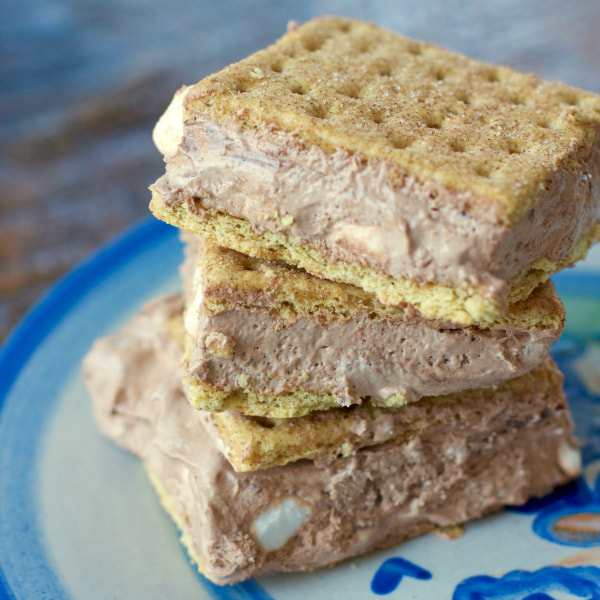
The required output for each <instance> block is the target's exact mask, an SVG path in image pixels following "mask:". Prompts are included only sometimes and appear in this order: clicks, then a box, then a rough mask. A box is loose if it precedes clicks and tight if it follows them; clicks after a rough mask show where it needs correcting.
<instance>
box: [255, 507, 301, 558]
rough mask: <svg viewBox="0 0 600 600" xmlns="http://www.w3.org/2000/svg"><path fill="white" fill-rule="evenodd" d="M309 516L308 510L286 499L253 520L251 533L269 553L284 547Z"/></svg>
mask: <svg viewBox="0 0 600 600" xmlns="http://www.w3.org/2000/svg"><path fill="white" fill-rule="evenodd" d="M309 516H310V510H309V509H308V507H306V506H304V505H303V504H299V503H298V502H296V500H294V499H293V498H286V499H285V500H284V501H283V502H282V503H281V504H280V505H279V506H278V507H277V508H272V509H271V510H267V511H265V512H264V513H261V514H260V515H258V517H256V519H254V523H252V527H251V528H250V530H251V531H252V533H253V535H254V537H255V538H256V539H257V540H258V542H259V543H260V545H261V546H262V547H263V548H264V549H265V550H267V551H268V552H270V551H271V550H277V549H278V548H281V547H282V546H284V545H285V544H286V543H287V541H288V540H289V539H290V538H291V537H292V536H294V535H295V534H296V533H297V532H298V530H299V529H300V527H302V525H303V524H304V523H305V522H306V521H307V519H308V517H309Z"/></svg>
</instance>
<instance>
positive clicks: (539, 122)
mask: <svg viewBox="0 0 600 600" xmlns="http://www.w3.org/2000/svg"><path fill="white" fill-rule="evenodd" d="M184 110H185V115H186V119H190V120H193V119H194V118H195V116H197V115H198V114H201V113H202V114H208V116H209V117H210V118H212V119H216V120H227V119H228V118H231V117H233V116H235V118H236V120H237V121H238V122H239V123H240V124H241V125H242V126H245V127H247V128H262V127H264V126H265V125H269V126H273V127H275V128H280V129H283V130H287V131H292V132H295V133H297V134H298V136H300V138H301V139H303V140H304V141H305V142H307V143H308V144H316V145H318V146H319V147H321V148H322V149H323V150H325V151H326V152H333V151H334V150H336V149H339V148H343V149H346V150H348V151H350V152H354V153H358V154H360V155H362V156H363V157H365V158H366V159H370V158H379V159H386V160H389V161H392V162H393V163H395V164H397V165H398V167H399V170H398V177H399V178H401V177H402V174H403V173H409V174H411V175H415V176H416V177H417V178H418V179H421V180H433V181H437V182H438V183H439V184H441V185H442V186H443V187H446V188H449V189H453V190H458V191H466V192H471V193H472V194H473V198H472V200H473V204H472V207H471V209H472V210H477V209H478V208H479V207H480V206H482V205H483V206H485V205H488V204H490V203H493V204H495V205H497V206H498V207H499V208H500V214H501V215H502V216H503V218H504V220H505V221H506V222H511V223H514V222H516V221H517V220H518V219H519V218H521V217H522V216H523V215H524V214H525V213H526V212H527V211H528V210H529V209H530V208H531V207H532V206H533V205H534V204H535V202H536V199H537V197H538V196H539V194H540V191H541V190H543V189H544V188H545V187H546V186H547V185H548V182H549V181H551V180H552V178H553V176H554V173H555V172H556V171H557V170H559V169H567V170H571V171H579V170H581V169H585V165H586V159H587V157H588V156H589V152H590V148H591V146H592V144H594V142H595V141H596V139H597V136H598V130H599V127H600V97H598V96H597V95H595V94H592V93H588V92H584V91H582V90H578V89H575V88H572V87H569V86H567V85H564V84H562V83H554V82H548V81H544V80H542V79H540V78H539V77H537V76H535V75H531V74H522V73H517V72H515V71H513V70H512V69H510V68H508V67H496V66H492V65H488V64H485V63H482V62H479V61H476V60H473V59H469V58H467V57H465V56H462V55H459V54H455V53H453V52H450V51H448V50H445V49H442V48H439V47H437V46H435V45H433V44H427V43H422V42H418V41H415V40H410V39H407V38H404V37H402V36H400V35H397V34H395V33H392V32H390V31H387V30H385V29H381V28H379V27H376V26H375V25H372V24H369V23H363V22H358V21H352V20H348V19H342V18H335V17H328V18H320V19H314V20H312V21H310V22H308V23H306V24H305V25H303V26H302V27H299V28H298V29H296V30H294V31H291V32H289V33H288V34H286V35H285V36H284V37H283V38H281V39H280V40H279V41H278V42H277V43H275V44H274V45H272V46H270V47H268V48H266V49H265V50H262V51H259V52H257V53H256V54H253V55H252V56H250V57H248V58H246V59H244V60H242V61H240V62H238V63H236V64H233V65H231V66H229V67H227V68H225V69H223V70H222V71H220V72H219V73H217V74H214V75H211V76H209V77H206V78H205V79H203V80H202V81H201V82H199V83H198V84H196V85H195V86H192V88H191V89H190V92H189V93H188V95H187V96H186V100H185V103H184Z"/></svg>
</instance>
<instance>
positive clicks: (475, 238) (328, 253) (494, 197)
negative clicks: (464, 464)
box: [151, 17, 600, 325]
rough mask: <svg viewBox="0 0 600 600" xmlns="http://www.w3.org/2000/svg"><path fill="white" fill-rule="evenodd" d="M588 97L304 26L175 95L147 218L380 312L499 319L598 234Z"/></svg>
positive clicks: (322, 25)
mask: <svg viewBox="0 0 600 600" xmlns="http://www.w3.org/2000/svg"><path fill="white" fill-rule="evenodd" d="M599 126H600V97H598V96H597V95H595V94H592V93H587V92H584V91H581V90H578V89H575V88H572V87H569V86H566V85H564V84H561V83H552V82H548V81H544V80H542V79H540V78H539V77H536V76H535V75H530V74H521V73H517V72H515V71H513V70H511V69H509V68H507V67H495V66H491V65H488V64H484V63H482V62H479V61H476V60H472V59H469V58H466V57H464V56H461V55H458V54H455V53H453V52H450V51H448V50H444V49H441V48H438V47H436V46H434V45H432V44H428V43H422V42H418V41H415V40H410V39H407V38H404V37H402V36H400V35H397V34H395V33H392V32H390V31H387V30H384V29H381V28H378V27H376V26H375V25H372V24H368V23H363V22H358V21H352V20H348V19H341V18H334V17H328V18H320V19H314V20H312V21H310V22H308V23H306V24H305V25H303V26H301V27H299V28H292V30H291V31H289V32H288V33H287V34H286V35H284V36H283V37H282V38H281V39H280V40H279V41H278V42H277V43H275V44H274V45H272V46H270V47H268V48H266V49H265V50H261V51H260V52H257V53H256V54H253V55H252V56H250V57H248V58H246V59H244V60H242V61H240V62H238V63H236V64H233V65H230V66H228V67H226V68H225V69H223V70H222V71H220V72H219V73H216V74H214V75H210V76H208V77H206V78H205V79H203V80H202V81H200V82H199V83H197V84H196V85H193V86H190V87H187V88H182V89H181V90H180V91H179V92H178V93H177V94H176V96H175V98H174V99H173V102H172V104H171V105H170V107H169V108H168V109H167V111H166V113H165V115H164V116H163V117H162V119H161V120H160V121H159V123H158V125H157V127H156V130H155V141H156V143H157V146H158V147H159V149H160V150H161V151H162V153H163V154H164V156H165V159H166V163H167V166H166V173H165V175H164V176H162V177H161V178H160V179H159V180H158V181H157V182H156V183H155V184H154V186H153V187H152V191H153V198H152V202H151V209H152V211H153V212H154V214H155V215H156V216H157V217H158V218H160V219H163V220H165V221H167V222H169V223H172V224H174V225H176V226H178V227H181V228H184V229H188V230H190V231H194V232H197V233H202V234H204V235H206V236H207V237H208V238H209V239H210V240H211V241H212V242H214V243H216V244H218V245H220V246H225V247H229V248H232V249H235V250H238V251H240V252H242V253H244V254H248V255H251V256H256V257H261V258H268V259H281V260H284V261H286V262H289V263H291V264H294V265H296V266H299V267H301V268H302V269H305V270H306V271H308V272H311V273H313V274H315V275H318V276H320V277H323V278H327V279H331V280H336V281H342V282H347V283H351V284H353V285H355V286H358V287H362V288H364V289H365V290H367V291H368V292H370V293H372V294H375V295H376V296H377V297H378V298H379V300H380V301H381V302H382V303H384V304H388V305H394V306H396V305H404V304H407V303H408V304H411V305H413V306H414V307H415V308H416V309H417V310H418V311H419V312H420V313H421V314H422V315H424V316H425V317H427V318H432V319H444V320H450V321H452V322H454V323H459V324H463V325H468V324H475V323H494V322H495V321H497V320H498V318H499V317H500V316H501V315H503V314H505V313H506V311H507V309H508V306H509V304H510V303H511V302H515V301H518V300H520V299H523V298H526V297H527V296H528V295H529V294H530V293H531V291H532V290H533V289H534V288H535V287H537V286H538V285H539V284H540V283H541V282H543V281H545V280H546V279H547V278H548V276H549V274H550V273H552V272H555V271H558V270H560V269H562V268H563V267H565V266H569V265H571V264H573V263H574V262H575V261H576V260H579V259H580V258H582V257H583V256H584V255H585V253H586V251H587V249H588V247H589V246H590V244H592V243H593V242H594V241H596V238H597V237H598V225H597V215H598V212H599V211H598V199H599V198H598V188H597V185H596V181H597V180H598V176H599V173H598V169H599V167H598V165H599V160H598V159H599V156H600V153H599V148H600V136H599V135H598V132H599Z"/></svg>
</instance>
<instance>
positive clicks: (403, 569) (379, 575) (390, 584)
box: [371, 557, 433, 596]
mask: <svg viewBox="0 0 600 600" xmlns="http://www.w3.org/2000/svg"><path fill="white" fill-rule="evenodd" d="M403 577H413V578H414V579H421V580H424V581H425V580H427V579H431V578H432V577H433V575H432V574H431V573H430V572H429V571H428V570H427V569H424V568H423V567H420V566H419V565H415V564H414V563H412V562H410V561H409V560H406V559H404V558H400V557H394V558H388V559H387V560H386V561H384V562H383V563H382V564H381V566H380V567H379V569H377V572H376V573H375V575H374V576H373V580H372V581H371V590H372V591H373V592H374V593H375V594H378V595H379V596H385V595H386V594H391V593H392V592H393V591H394V590H395V589H396V588H397V587H398V586H399V585H400V582H401V581H402V579H403Z"/></svg>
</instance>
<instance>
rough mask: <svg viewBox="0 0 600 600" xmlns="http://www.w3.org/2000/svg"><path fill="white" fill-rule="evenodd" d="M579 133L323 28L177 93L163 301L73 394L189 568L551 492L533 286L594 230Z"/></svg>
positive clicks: (515, 88)
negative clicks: (182, 251)
mask: <svg viewBox="0 0 600 600" xmlns="http://www.w3.org/2000/svg"><path fill="white" fill-rule="evenodd" d="M599 129H600V98H599V97H597V96H595V95H593V94H590V93H586V92H583V91H580V90H576V89H573V88H570V87H567V86H565V85H563V84H559V83H549V82H546V81H543V80H541V79H539V78H537V77H535V76H533V75H523V74H518V73H515V72H514V71H512V70H510V69H508V68H505V67H499V68H498V67H492V66H490V65H485V64H483V63H480V62H477V61H474V60H470V59H468V58H465V57H463V56H459V55H456V54H453V53H451V52H448V51H446V50H442V49H440V48H437V47H435V46H433V45H430V44H425V43H421V42H416V41H413V40H408V39H405V38H403V37H400V36H398V35H396V34H393V33H391V32H388V31H385V30H382V29H379V28H377V27H375V26H374V25H371V24H366V23H362V22H358V21H351V20H347V19H340V18H333V17H332V18H322V19H316V20H313V21H311V22H309V23H307V24H305V25H303V26H302V27H297V26H293V27H291V28H290V31H289V32H288V33H287V34H286V35H285V36H284V37H283V38H282V39H281V40H279V41H278V42H277V43H276V44H275V45H273V46H271V47H269V48H267V49H266V50H263V51H261V52H258V53H256V54H254V55H252V56H250V57H249V58H247V59H245V60H243V61H241V62H239V63H237V64H234V65H232V66H230V67H227V68H225V69H224V70H223V71H221V72H219V73H217V74H216V75H212V76H210V77H207V78H206V79H204V80H203V81H201V82H200V83H198V84H196V85H194V86H190V87H186V88H182V89H181V90H179V91H178V92H177V94H176V95H175V97H174V99H173V101H172V103H171V105H170V106H169V108H168V109H167V111H166V112H165V114H164V115H163V117H162V118H161V120H160V121H159V123H158V124H157V127H156V129H155V142H156V144H157V146H158V148H159V150H160V151H161V152H162V153H163V154H164V156H165V160H166V165H167V167H166V173H165V175H164V176H163V177H161V178H160V179H159V180H158V181H157V182H156V183H155V184H154V186H152V202H151V209H152V211H153V213H154V214H155V215H156V216H157V217H158V218H160V219H162V220H165V221H166V222H168V223H171V224H173V225H175V226H177V227H179V228H180V229H182V230H183V231H184V232H185V233H184V234H183V239H184V241H185V244H186V258H185V262H184V265H183V267H182V274H183V280H184V289H185V292H184V294H183V300H182V299H181V298H179V297H169V298H159V299H156V300H154V301H153V302H151V303H150V304H148V305H147V306H146V307H145V308H144V309H143V310H142V312H141V313H140V314H139V315H138V316H137V317H136V318H135V319H134V320H133V321H132V323H130V325H128V326H127V327H126V328H125V329H124V330H123V331H122V332H120V333H119V334H117V335H116V336H113V337H111V338H105V339H103V340H100V341H98V342H97V343H96V345H95V346H94V348H93V349H92V351H91V352H90V354H89V355H88V357H87V358H86V362H85V375H86V380H87V382H88V386H89V389H90V391H91V394H92V396H93V399H94V402H95V407H96V415H97V418H98V422H99V425H100V427H101V429H102V430H103V431H104V432H105V433H106V434H107V435H109V436H110V437H112V438H113V439H115V440H116V441H117V442H118V443H120V444H121V445H123V446H124V447H126V448H128V449H129V450H131V451H133V452H135V453H137V454H138V455H140V457H141V458H142V460H143V461H144V463H145V465H146V467H147V469H148V473H149V475H150V478H151V480H152V481H153V483H154V484H155V486H156V488H157V490H158V492H159V495H160V497H161V500H162V502H163V505H164V506H165V508H166V509H167V510H168V511H169V513H170V514H171V515H172V516H173V518H174V519H175V521H176V522H177V523H178V525H179V528H180V529H181V532H182V541H183V543H184V544H185V545H186V547H187V549H188V551H189V554H190V556H191V558H192V559H193V560H194V561H195V562H196V563H197V564H198V567H199V569H200V571H201V572H202V573H204V574H205V575H206V576H207V577H209V578H210V579H211V580H213V581H215V582H216V583H232V582H236V581H240V580H242V579H245V578H247V577H251V576H253V575H259V574H264V573H272V572H276V571H290V570H309V569H314V568H316V567H319V566H323V565H327V564H333V563H335V562H338V561H341V560H344V559H346V558H348V557H351V556H355V555H357V554H359V553H363V552H366V551H368V550H370V549H373V548H378V547H383V546H387V545H390V544H393V543H396V542H399V541H401V540H403V539H408V538H410V537H414V536H416V535H419V534H421V533H424V532H427V531H431V530H433V529H436V528H445V527H449V526H454V525H457V524H460V523H463V522H465V521H467V520H469V519H473V518H476V517H479V516H481V515H483V514H486V513H488V512H490V511H493V510H497V509H499V508H501V507H502V506H504V505H507V504H519V503H522V502H524V501H525V500H527V499H528V498H529V497H531V496H534V495H540V494H544V493H546V492H549V491H550V490H551V489H552V488H553V487H555V486H556V485H559V484H561V483H565V482H566V481H568V480H569V479H571V478H572V477H574V476H576V475H577V474H578V472H579V469H580V464H579V455H578V451H577V446H576V442H575V440H574V438H573V428H572V424H571V419H570V415H569V412H568V408H567V405H566V400H565V398H564V395H563V393H562V376H561V374H560V373H559V371H558V370H557V368H556V366H555V365H554V364H553V363H552V361H551V359H549V349H550V346H551V345H552V344H553V343H554V342H555V341H556V340H557V339H558V337H559V336H560V333H561V331H562V328H563V326H564V319H565V315H564V310H563V307H562V305H561V303H560V300H559V299H558V297H557V295H556V291H555V289H554V287H553V285H552V283H551V282H550V280H549V276H550V274H551V273H553V272H556V271H558V270H560V269H562V268H564V267H566V266H570V265H572V264H573V263H574V262H575V261H577V260H579V259H580V258H583V257H584V256H585V253H586V251H587V249H588V248H589V247H590V245H591V244H592V243H594V242H595V241H596V239H597V237H598V234H599V227H598V223H597V219H598V208H599V198H598V191H597V189H596V186H595V181H596V179H597V177H598V175H599V173H598V170H599V160H598V159H599V152H600V150H599V149H600V141H599ZM190 404H191V405H192V406H190ZM192 407H193V408H192ZM196 409H197V410H196Z"/></svg>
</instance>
